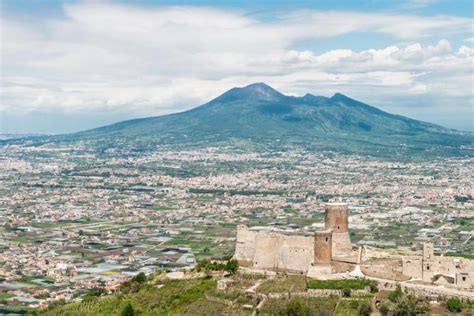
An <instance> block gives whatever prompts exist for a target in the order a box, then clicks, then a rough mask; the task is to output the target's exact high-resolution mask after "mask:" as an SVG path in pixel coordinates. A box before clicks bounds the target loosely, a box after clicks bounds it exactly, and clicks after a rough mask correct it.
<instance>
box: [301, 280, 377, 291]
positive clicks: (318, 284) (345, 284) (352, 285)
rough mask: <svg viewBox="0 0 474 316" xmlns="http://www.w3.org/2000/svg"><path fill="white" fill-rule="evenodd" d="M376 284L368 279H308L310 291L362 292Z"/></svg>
mask: <svg viewBox="0 0 474 316" xmlns="http://www.w3.org/2000/svg"><path fill="white" fill-rule="evenodd" d="M375 284H376V282H375V281H372V280H367V279H360V280H315V279H308V289H339V290H341V289H353V290H362V289H363V288H365V287H366V286H370V285H375Z"/></svg>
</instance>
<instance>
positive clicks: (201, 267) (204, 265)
mask: <svg viewBox="0 0 474 316" xmlns="http://www.w3.org/2000/svg"><path fill="white" fill-rule="evenodd" d="M238 269H239V263H238V262H237V260H233V259H231V260H228V261H227V263H225V264H224V263H219V262H216V261H210V260H202V261H199V262H198V265H197V267H196V270H197V271H198V272H200V271H206V272H208V271H227V272H229V273H230V274H235V272H237V270H238Z"/></svg>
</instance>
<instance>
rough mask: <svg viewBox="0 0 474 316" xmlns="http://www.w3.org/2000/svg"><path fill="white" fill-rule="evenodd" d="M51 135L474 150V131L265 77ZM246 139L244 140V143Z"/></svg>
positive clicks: (139, 142)
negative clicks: (298, 91) (291, 90)
mask: <svg viewBox="0 0 474 316" xmlns="http://www.w3.org/2000/svg"><path fill="white" fill-rule="evenodd" d="M53 139H54V140H63V141H64V140H65V141H77V140H89V141H90V140H93V141H96V142H98V143H100V144H101V145H103V146H108V145H110V144H115V145H116V144H133V146H135V147H137V148H138V149H139V150H140V149H146V148H151V147H153V146H155V145H157V144H173V145H177V146H187V145H189V146H210V145H211V146H212V145H219V144H233V143H237V144H239V143H244V144H249V143H251V144H253V145H255V144H257V145H258V144H262V145H265V146H268V145H270V146H273V145H275V146H280V145H297V146H303V147H305V148H308V149H313V150H333V151H339V152H345V153H357V154H372V155H381V156H390V155H404V154H410V155H411V154H420V153H421V154H435V155H436V154H440V155H465V154H470V152H469V150H468V151H466V148H467V149H469V147H472V144H473V139H474V137H473V134H472V133H465V132H459V131H456V130H452V129H447V128H444V127H441V126H438V125H435V124H431V123H426V122H421V121H417V120H413V119H410V118H407V117H403V116H400V115H394V114H390V113H387V112H384V111H381V110H379V109H377V108H375V107H373V106H370V105H367V104H364V103H362V102H359V101H357V100H354V99H351V98H349V97H347V96H345V95H342V94H339V93H336V94H335V95H333V96H332V97H330V98H327V97H322V96H314V95H311V94H306V95H305V96H303V97H294V96H286V95H283V94H281V93H280V92H278V91H276V90H275V89H273V88H271V87H269V86H268V85H266V84H264V83H255V84H251V85H248V86H246V87H243V88H233V89H231V90H229V91H227V92H225V93H224V94H222V95H221V96H219V97H217V98H215V99H213V100H211V101H210V102H208V103H206V104H204V105H202V106H199V107H196V108H194V109H191V110H189V111H185V112H181V113H176V114H170V115H165V116H158V117H150V118H143V119H135V120H129V121H123V122H120V123H116V124H113V125H109V126H104V127H101V128H97V129H92V130H88V131H84V132H80V133H76V134H70V135H65V136H61V137H55V138H53ZM246 146H247V145H246Z"/></svg>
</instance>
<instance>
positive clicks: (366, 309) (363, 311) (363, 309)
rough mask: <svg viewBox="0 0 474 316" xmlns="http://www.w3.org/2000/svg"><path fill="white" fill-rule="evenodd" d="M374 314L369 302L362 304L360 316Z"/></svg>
mask: <svg viewBox="0 0 474 316" xmlns="http://www.w3.org/2000/svg"><path fill="white" fill-rule="evenodd" d="M370 313H372V307H371V306H370V304H369V303H367V302H361V303H360V305H359V315H361V316H369V315H370Z"/></svg>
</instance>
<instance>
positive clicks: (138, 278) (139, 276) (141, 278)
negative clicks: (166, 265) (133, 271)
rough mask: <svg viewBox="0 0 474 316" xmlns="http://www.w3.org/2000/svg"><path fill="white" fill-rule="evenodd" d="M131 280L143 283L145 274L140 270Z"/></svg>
mask: <svg viewBox="0 0 474 316" xmlns="http://www.w3.org/2000/svg"><path fill="white" fill-rule="evenodd" d="M132 281H133V282H137V283H145V282H146V274H145V273H144V272H140V273H139V274H137V275H136V276H134V277H133V278H132Z"/></svg>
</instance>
